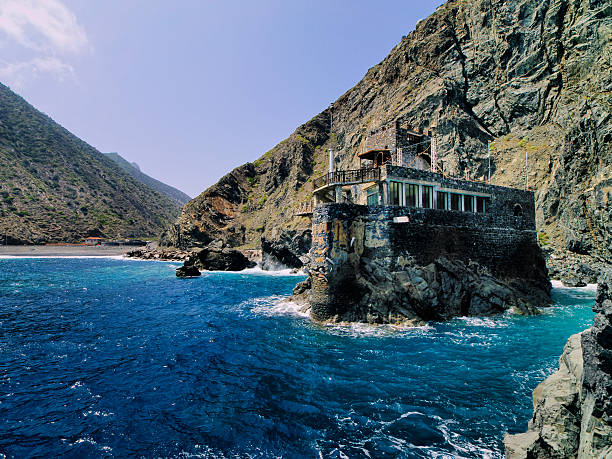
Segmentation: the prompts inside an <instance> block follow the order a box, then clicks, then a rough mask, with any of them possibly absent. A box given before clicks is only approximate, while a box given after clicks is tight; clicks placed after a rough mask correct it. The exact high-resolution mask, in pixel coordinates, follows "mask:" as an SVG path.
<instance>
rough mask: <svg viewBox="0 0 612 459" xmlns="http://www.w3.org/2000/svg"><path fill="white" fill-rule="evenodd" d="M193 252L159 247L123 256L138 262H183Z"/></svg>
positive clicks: (138, 250)
mask: <svg viewBox="0 0 612 459" xmlns="http://www.w3.org/2000/svg"><path fill="white" fill-rule="evenodd" d="M194 253H195V252H193V251H191V250H180V249H176V248H173V247H159V248H152V249H136V250H130V251H129V252H127V253H126V254H125V256H126V257H128V258H138V259H140V260H165V261H185V260H187V259H188V258H189V257H190V256H192V255H193V254H194Z"/></svg>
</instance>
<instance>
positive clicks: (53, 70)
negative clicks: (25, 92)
mask: <svg viewBox="0 0 612 459" xmlns="http://www.w3.org/2000/svg"><path fill="white" fill-rule="evenodd" d="M42 74H50V75H52V76H53V77H54V78H55V79H56V80H58V81H64V80H66V79H73V80H75V81H76V78H75V74H74V68H73V67H72V66H71V65H69V64H66V63H65V62H62V61H61V60H60V59H58V58H56V57H36V58H34V59H32V60H30V61H25V62H4V63H2V65H1V66H0V80H2V81H4V82H7V83H8V84H9V86H11V87H13V88H14V89H21V88H23V87H24V86H25V84H26V82H27V80H30V79H36V78H40V76H41V75H42Z"/></svg>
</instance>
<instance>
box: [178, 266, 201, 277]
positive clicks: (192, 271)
mask: <svg viewBox="0 0 612 459" xmlns="http://www.w3.org/2000/svg"><path fill="white" fill-rule="evenodd" d="M200 275H201V273H200V270H199V269H198V268H196V267H195V266H191V265H183V266H181V267H180V268H176V277H198V276H200Z"/></svg>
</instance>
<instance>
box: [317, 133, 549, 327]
mask: <svg viewBox="0 0 612 459" xmlns="http://www.w3.org/2000/svg"><path fill="white" fill-rule="evenodd" d="M431 140H432V139H431V138H430V137H429V136H427V135H425V134H420V133H417V132H414V131H411V130H410V129H409V128H407V127H402V126H400V125H399V124H395V126H394V127H392V128H387V129H384V130H379V131H377V132H375V133H374V134H373V135H372V137H371V138H370V139H368V142H367V148H366V149H365V152H363V153H360V154H358V156H359V157H360V159H361V160H362V161H369V163H368V164H367V167H362V168H360V169H357V170H349V171H334V172H330V173H328V174H326V175H324V176H323V177H319V178H318V179H316V180H315V181H314V182H313V183H314V207H313V210H312V213H313V220H312V222H313V225H312V248H311V250H310V253H309V258H310V262H309V265H308V269H309V271H310V276H309V284H310V292H309V302H310V305H311V315H312V316H313V318H315V319H317V320H330V319H332V320H333V319H334V318H336V319H338V318H340V319H338V320H345V319H346V318H347V317H348V318H349V319H348V320H353V319H352V318H356V320H366V317H367V321H371V320H370V317H371V316H375V317H376V318H375V319H374V321H382V322H386V321H392V320H391V319H390V317H391V316H392V315H393V314H396V313H397V310H401V311H404V312H402V313H401V314H400V315H402V314H403V315H404V316H409V315H410V313H409V312H406V311H408V310H412V311H413V312H414V307H416V306H414V304H413V305H412V306H410V305H406V304H404V305H403V306H398V308H399V309H398V308H395V312H393V311H394V305H393V304H381V303H389V301H391V300H388V298H395V300H393V301H398V302H401V301H403V299H401V298H402V295H403V294H402V295H399V296H398V294H397V292H398V291H400V290H401V289H405V292H404V293H405V294H406V295H405V296H410V295H413V299H414V291H413V290H414V288H413V287H414V285H412V284H411V283H410V282H407V283H406V280H405V278H406V276H405V274H406V272H405V271H407V270H409V269H413V268H414V267H415V266H420V267H423V266H426V265H429V264H432V263H436V262H437V260H439V259H440V257H443V258H444V259H445V260H450V261H451V263H452V262H454V261H456V262H460V263H464V264H466V265H469V264H471V263H475V264H477V265H478V266H479V268H478V269H479V270H480V271H482V272H483V273H486V276H490V277H491V278H492V279H494V280H495V282H497V281H499V282H500V283H502V284H503V283H505V284H503V285H511V286H512V289H513V290H512V292H513V293H512V294H508V293H507V292H506V293H503V294H495V295H494V294H492V293H491V291H492V290H491V289H490V288H489V290H487V291H483V292H480V293H478V294H476V293H475V292H470V291H469V290H470V288H472V287H469V286H467V287H466V286H465V285H462V286H461V288H459V287H457V292H456V293H457V295H459V293H458V292H459V290H461V289H463V290H461V291H462V292H463V293H461V294H460V295H459V296H461V298H459V299H458V300H457V299H451V298H450V297H448V298H446V297H445V298H446V300H448V302H450V303H452V304H455V306H453V308H454V309H453V311H452V312H448V310H446V312H439V311H438V312H436V313H433V312H432V313H431V315H430V316H429V318H448V317H447V316H453V315H473V314H481V313H488V312H490V311H491V310H498V312H501V311H502V310H505V309H507V308H508V307H509V303H510V302H513V304H518V303H521V302H530V303H531V304H533V303H538V304H543V303H546V302H547V301H548V300H549V298H550V297H549V292H550V284H549V282H548V279H547V272H546V267H545V263H544V259H543V257H542V254H541V251H540V248H539V246H538V244H537V237H536V236H537V235H536V228H535V202H534V195H533V192H531V191H528V190H519V189H513V188H507V187H501V186H494V185H491V184H488V183H485V182H476V181H468V180H463V179H458V178H452V177H447V176H444V175H443V174H440V173H437V172H432V171H431V169H432V168H433V167H435V152H434V155H432V150H431ZM432 156H433V158H432ZM432 159H433V161H432ZM432 163H433V167H432ZM362 164H363V163H362ZM428 169H429V170H428ZM355 188H358V189H359V188H360V192H359V193H355V192H354V189H355ZM403 271H404V272H403ZM376 273H378V274H376ZM417 277H418V276H417ZM434 277H435V276H434ZM451 277H452V273H451ZM373 279H383V281H380V282H383V283H387V284H389V285H388V286H387V287H385V288H387V289H391V290H392V291H393V292H395V293H394V294H391V293H389V292H387V293H386V294H381V295H378V293H380V292H378V293H377V292H376V282H379V281H373ZM402 279H403V280H402ZM421 280H422V279H421ZM457 282H459V283H460V282H461V280H460V279H459V280H457ZM399 284H402V287H401V289H400V287H399ZM438 284H439V282H438V281H434V282H433V285H434V286H435V285H438ZM457 285H459V284H457ZM466 285H467V284H466ZM438 288H442V287H440V286H439V287H438ZM453 288H454V287H453ZM496 288H497V289H498V291H503V289H504V287H499V286H498V287H496ZM398 289H400V290H398ZM485 290H486V289H485ZM410 292H412V293H410ZM487 292H488V293H487ZM430 293H431V292H429V293H427V294H428V295H429V294H430ZM433 294H435V292H434V293H433ZM376 295H378V296H376ZM487 295H492V296H487ZM496 295H497V296H496ZM417 296H418V295H417ZM447 296H448V295H447ZM451 296H452V295H451ZM375 297H376V298H378V299H377V300H376V301H374V300H368V298H375ZM493 297H495V298H493ZM518 297H520V300H519V299H517V298H518ZM364 298H365V299H364ZM398 298H400V299H398ZM446 300H444V301H446ZM457 301H458V302H457ZM489 301H491V302H494V303H496V305H494V307H492V309H491V308H488V307H487V306H486V305H485V303H487V302H489ZM364 302H365V303H368V302H369V303H368V304H364ZM413 303H414V301H413ZM425 303H426V302H425ZM439 303H440V301H439V298H438V299H436V300H435V301H433V300H432V305H434V306H432V307H435V304H438V305H439ZM450 303H449V304H450ZM355 305H359V306H358V308H357V309H359V308H360V310H361V311H362V313H357V314H353V312H354V311H356V309H353V311H351V308H355ZM413 306H414V307H413ZM411 308H412V309H411ZM496 308H497V309H496ZM425 309H426V307H425ZM363 311H369V312H363ZM430 312H431V311H430ZM447 313H448V314H447ZM428 314H429V313H428V312H427V311H425V312H424V311H423V307H421V312H419V313H418V314H417V313H415V316H419V317H421V318H423V317H424V316H428ZM445 314H446V315H445ZM343 318H344V319H343Z"/></svg>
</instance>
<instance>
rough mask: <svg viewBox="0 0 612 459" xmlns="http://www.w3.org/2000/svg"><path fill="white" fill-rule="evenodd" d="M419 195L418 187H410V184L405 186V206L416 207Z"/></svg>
mask: <svg viewBox="0 0 612 459" xmlns="http://www.w3.org/2000/svg"><path fill="white" fill-rule="evenodd" d="M418 193H419V186H418V185H412V184H410V183H408V184H406V205H407V206H412V207H416V206H417V197H418Z"/></svg>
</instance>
